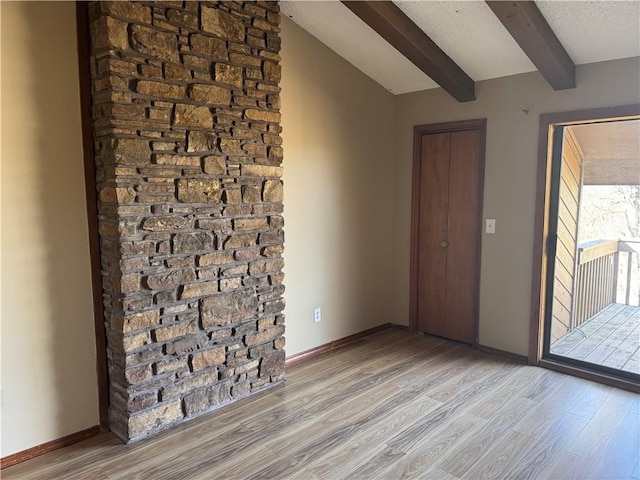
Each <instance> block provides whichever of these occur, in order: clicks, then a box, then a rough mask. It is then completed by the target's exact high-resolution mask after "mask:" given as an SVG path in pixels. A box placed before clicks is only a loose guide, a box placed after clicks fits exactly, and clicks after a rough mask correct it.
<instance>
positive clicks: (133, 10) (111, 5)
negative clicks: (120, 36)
mask: <svg viewBox="0 0 640 480" xmlns="http://www.w3.org/2000/svg"><path fill="white" fill-rule="evenodd" d="M99 5H100V6H101V7H102V11H103V12H105V13H109V14H111V15H115V16H117V17H124V18H128V19H130V20H136V21H138V22H143V23H151V9H150V8H149V7H145V6H144V5H141V4H139V3H134V2H121V1H112V2H100V4H99Z"/></svg>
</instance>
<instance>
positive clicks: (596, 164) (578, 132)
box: [570, 120, 640, 185]
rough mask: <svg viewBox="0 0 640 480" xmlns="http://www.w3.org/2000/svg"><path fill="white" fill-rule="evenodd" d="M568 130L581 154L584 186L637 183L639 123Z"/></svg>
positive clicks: (630, 121)
mask: <svg viewBox="0 0 640 480" xmlns="http://www.w3.org/2000/svg"><path fill="white" fill-rule="evenodd" d="M570 128H571V130H572V131H573V134H574V135H575V137H576V140H577V142H578V145H580V149H581V150H582V153H583V155H584V160H585V171H584V183H585V185H639V184H640V120H624V121H618V122H607V123H594V124H588V125H579V126H575V127H570Z"/></svg>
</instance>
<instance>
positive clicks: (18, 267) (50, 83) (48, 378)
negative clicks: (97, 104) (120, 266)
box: [0, 2, 98, 457]
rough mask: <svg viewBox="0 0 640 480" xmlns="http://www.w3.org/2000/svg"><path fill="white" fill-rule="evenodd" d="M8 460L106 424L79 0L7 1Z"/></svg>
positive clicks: (5, 291) (4, 41) (4, 30)
mask: <svg viewBox="0 0 640 480" xmlns="http://www.w3.org/2000/svg"><path fill="white" fill-rule="evenodd" d="M1 8H2V20H1V22H2V24H1V28H2V33H1V41H2V46H1V55H2V67H1V68H2V87H1V91H2V110H1V111H2V125H1V129H0V130H1V132H2V139H3V142H2V146H1V159H2V166H1V168H2V176H1V179H2V197H1V211H2V261H3V262H2V292H1V296H2V449H1V456H3V457H4V456H6V455H10V454H12V453H15V452H18V451H22V450H25V449H27V448H30V447H33V446H35V445H38V444H41V443H44V442H47V441H50V440H53V439H56V438H59V437H62V436H64V435H68V434H70V433H74V432H77V431H80V430H83V429H85V428H88V427H91V426H94V425H96V424H97V423H98V405H97V384H96V373H95V339H94V334H93V307H92V298H91V278H90V267H89V246H88V234H87V220H86V206H85V203H86V201H85V193H84V180H83V165H82V145H81V136H80V135H81V132H80V101H79V93H78V92H79V86H78V67H77V63H78V60H77V55H76V38H75V32H76V27H75V13H74V12H75V5H74V3H73V2H64V3H57V2H56V3H48V2H45V3H41V4H38V3H32V2H24V3H13V2H2V7H1Z"/></svg>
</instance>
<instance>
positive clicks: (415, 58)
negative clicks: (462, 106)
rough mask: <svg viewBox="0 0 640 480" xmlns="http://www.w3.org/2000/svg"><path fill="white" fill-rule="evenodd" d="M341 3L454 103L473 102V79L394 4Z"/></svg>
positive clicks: (385, 2) (381, 2) (382, 2)
mask: <svg viewBox="0 0 640 480" xmlns="http://www.w3.org/2000/svg"><path fill="white" fill-rule="evenodd" d="M342 3H343V4H344V5H345V6H346V7H347V8H349V10H351V11H352V12H353V13H355V14H356V15H357V16H358V17H360V19H361V20H362V21H363V22H365V23H366V24H367V25H369V26H370V27H371V28H373V29H374V30H375V31H376V32H378V34H379V35H381V36H382V38H384V39H385V40H386V41H387V42H389V43H390V44H391V45H393V46H394V47H395V48H396V49H397V50H398V51H399V52H400V53H402V54H403V55H404V56H405V57H407V58H408V59H409V60H411V62H413V63H414V64H415V65H416V66H417V67H418V68H419V69H420V70H422V71H423V72H424V73H426V74H427V75H429V77H431V79H432V80H433V81H435V82H436V83H437V84H438V85H440V86H441V87H442V88H443V89H444V90H446V91H447V92H448V93H449V94H450V95H451V96H453V97H454V98H455V99H456V100H458V101H459V102H468V101H470V100H475V99H476V97H475V93H474V83H473V80H472V79H471V78H469V76H468V75H467V74H466V73H465V72H464V71H463V70H462V69H461V68H460V67H459V66H458V65H457V64H456V63H455V62H454V61H453V60H451V58H449V57H448V56H447V54H446V53H444V52H443V51H442V50H441V49H440V47H438V45H436V44H435V43H434V42H433V40H431V39H430V38H429V37H428V36H427V35H426V34H425V33H424V32H423V31H422V30H421V29H420V27H418V26H417V25H416V24H415V23H413V21H412V20H411V19H410V18H409V17H407V16H406V15H405V14H404V12H402V10H400V9H399V8H398V7H396V6H395V5H394V4H393V2H390V1H344V0H343V2H342Z"/></svg>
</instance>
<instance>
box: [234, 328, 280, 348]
mask: <svg viewBox="0 0 640 480" xmlns="http://www.w3.org/2000/svg"><path fill="white" fill-rule="evenodd" d="M282 335H284V325H277V326H275V327H272V328H268V329H267V330H263V331H261V332H258V333H252V334H247V335H246V336H245V342H244V343H245V345H247V346H248V347H250V346H252V345H257V344H259V343H265V342H268V341H270V340H273V339H275V338H277V337H280V336H282Z"/></svg>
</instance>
